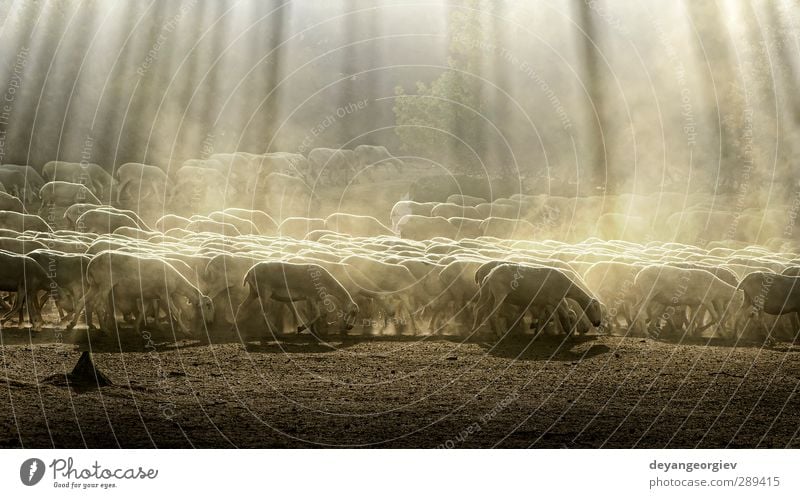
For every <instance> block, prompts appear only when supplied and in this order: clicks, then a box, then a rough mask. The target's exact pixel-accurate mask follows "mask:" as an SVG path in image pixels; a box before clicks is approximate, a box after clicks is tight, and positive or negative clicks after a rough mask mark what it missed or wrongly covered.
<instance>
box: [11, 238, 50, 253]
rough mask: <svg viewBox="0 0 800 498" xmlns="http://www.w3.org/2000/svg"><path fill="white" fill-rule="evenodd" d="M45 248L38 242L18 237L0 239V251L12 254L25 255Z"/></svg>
mask: <svg viewBox="0 0 800 498" xmlns="http://www.w3.org/2000/svg"><path fill="white" fill-rule="evenodd" d="M46 247H47V246H46V245H45V244H44V243H43V242H41V241H38V240H30V239H23V238H20V237H17V238H11V237H0V251H6V252H13V253H14V254H27V253H29V252H31V251H33V250H36V249H45V248H46Z"/></svg>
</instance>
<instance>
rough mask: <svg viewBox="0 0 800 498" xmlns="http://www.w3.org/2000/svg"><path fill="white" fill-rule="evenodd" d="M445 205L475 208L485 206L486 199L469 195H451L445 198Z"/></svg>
mask: <svg viewBox="0 0 800 498" xmlns="http://www.w3.org/2000/svg"><path fill="white" fill-rule="evenodd" d="M447 203H448V204H458V205H459V206H472V207H475V206H477V205H479V204H486V199H484V198H482V197H473V196H471V195H461V194H453V195H451V196H450V197H448V198H447Z"/></svg>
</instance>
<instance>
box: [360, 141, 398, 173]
mask: <svg viewBox="0 0 800 498" xmlns="http://www.w3.org/2000/svg"><path fill="white" fill-rule="evenodd" d="M353 152H355V156H356V160H357V161H358V165H359V166H360V167H361V168H366V167H367V166H373V165H377V164H390V165H392V166H394V168H395V169H396V170H397V172H398V173H399V172H400V168H401V167H402V166H403V162H402V161H401V160H399V159H397V158H396V157H394V156H393V155H392V154H391V153H389V150H388V149H387V148H386V147H384V146H383V145H359V146H357V147H356V148H355V149H353Z"/></svg>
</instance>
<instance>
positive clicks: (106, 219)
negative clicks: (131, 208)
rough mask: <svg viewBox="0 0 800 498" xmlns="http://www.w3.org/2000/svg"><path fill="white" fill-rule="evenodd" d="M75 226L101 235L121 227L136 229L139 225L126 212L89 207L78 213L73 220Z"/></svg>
mask: <svg viewBox="0 0 800 498" xmlns="http://www.w3.org/2000/svg"><path fill="white" fill-rule="evenodd" d="M75 227H79V228H80V229H81V230H82V231H84V232H89V233H96V234H98V235H101V234H106V233H113V232H114V230H116V229H117V228H121V227H128V228H136V229H138V228H139V225H138V224H137V223H136V222H135V221H133V220H132V219H131V217H130V216H128V215H126V214H122V213H114V212H111V211H107V210H104V209H90V210H89V211H86V212H85V213H83V214H82V215H80V217H79V218H78V219H77V220H76V221H75Z"/></svg>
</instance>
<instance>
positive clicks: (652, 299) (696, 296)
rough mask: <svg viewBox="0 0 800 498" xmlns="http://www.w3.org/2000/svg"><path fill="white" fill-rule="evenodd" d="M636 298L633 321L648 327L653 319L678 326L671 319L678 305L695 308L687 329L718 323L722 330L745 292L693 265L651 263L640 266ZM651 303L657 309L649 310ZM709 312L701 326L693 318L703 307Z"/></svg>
mask: <svg viewBox="0 0 800 498" xmlns="http://www.w3.org/2000/svg"><path fill="white" fill-rule="evenodd" d="M633 285H634V288H635V292H636V294H637V296H638V302H637V303H636V305H635V307H636V310H638V311H637V315H638V317H639V318H638V319H636V320H635V321H636V322H637V323H639V324H642V325H643V326H644V327H641V326H640V327H638V328H639V329H640V330H641V329H642V328H645V329H646V328H647V326H649V325H650V324H652V323H656V325H658V326H659V329H660V328H661V327H660V323H661V320H663V319H665V318H666V321H667V322H668V323H670V324H671V325H672V327H673V328H674V329H676V328H677V326H676V324H675V321H674V319H676V318H678V316H679V315H677V314H676V311H677V309H678V307H680V306H687V307H689V308H690V309H695V310H696V311H695V313H694V315H693V316H692V318H691V319H690V321H689V325H690V330H689V331H688V332H692V331H695V333H699V332H700V331H702V329H704V328H707V327H708V326H710V325H713V324H717V327H718V328H720V327H721V328H722V330H723V331H725V326H726V323H727V321H728V319H729V318H730V317H732V316H734V315H735V314H736V313H738V311H739V310H740V309H741V306H742V302H743V298H744V296H743V295H742V294H741V293H740V292H738V289H737V288H736V287H735V286H732V285H729V284H726V283H725V282H724V281H722V280H720V279H719V278H717V277H715V276H714V275H713V274H712V273H711V272H708V271H706V270H702V269H694V268H677V267H675V266H668V265H650V266H646V267H644V268H642V269H641V270H640V271H639V273H638V274H637V275H636V279H635V280H634V284H633ZM651 303H652V304H654V305H655V306H656V307H657V308H656V310H657V311H656V312H652V310H650V304H651ZM704 310H705V311H707V312H708V313H709V315H710V316H711V321H710V322H709V323H708V324H707V325H705V326H703V327H702V328H698V327H696V320H697V319H698V318H700V316H701V315H700V314H701V313H702V312H703V311H704Z"/></svg>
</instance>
